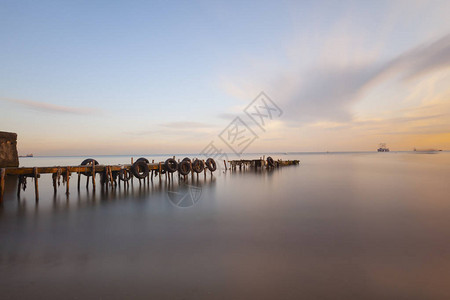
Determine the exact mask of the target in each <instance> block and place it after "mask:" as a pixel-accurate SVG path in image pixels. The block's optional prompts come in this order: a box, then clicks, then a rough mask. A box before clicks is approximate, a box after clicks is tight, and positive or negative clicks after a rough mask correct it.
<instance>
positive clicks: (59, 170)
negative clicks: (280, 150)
mask: <svg viewBox="0 0 450 300" xmlns="http://www.w3.org/2000/svg"><path fill="white" fill-rule="evenodd" d="M228 164H229V168H228V166H227V162H226V161H225V160H224V167H225V170H228V169H230V170H235V169H236V168H237V167H239V168H240V169H242V168H243V167H244V168H251V167H254V168H262V167H266V168H277V167H280V166H288V165H298V164H299V161H298V160H293V161H282V160H277V161H274V160H273V159H272V158H271V157H268V158H267V160H266V159H265V158H260V159H254V160H230V161H228ZM216 169H217V165H216V162H215V161H214V159H212V158H208V159H207V160H200V159H194V160H193V161H192V160H191V159H190V158H187V157H186V158H184V159H183V160H181V161H180V160H179V159H178V161H177V160H175V157H173V158H169V159H167V160H166V161H164V162H154V161H152V162H150V161H148V160H147V159H146V158H143V157H142V158H139V159H137V160H136V161H135V162H134V163H133V159H131V164H124V165H100V164H98V162H97V161H96V160H94V159H90V158H89V159H85V160H84V161H83V162H82V163H81V164H80V165H78V166H54V167H22V168H18V167H8V168H1V169H0V203H1V202H3V195H4V189H5V180H6V177H7V176H17V177H18V179H19V180H18V187H17V196H18V197H20V191H21V189H23V190H25V188H26V184H27V178H32V179H33V180H34V189H35V198H36V201H39V178H40V176H41V174H52V181H53V189H54V193H55V194H56V193H57V186H59V185H60V183H61V180H62V182H63V184H65V185H66V194H67V195H68V194H69V182H70V178H71V175H73V174H76V175H78V180H77V188H78V190H79V189H80V185H81V175H83V176H86V177H87V179H86V188H88V187H89V182H92V188H93V189H94V190H95V188H96V186H97V185H98V183H97V181H96V177H97V175H100V182H99V183H100V185H101V186H102V187H105V186H106V187H108V186H109V185H110V186H111V187H112V188H114V187H116V186H119V187H120V184H121V181H122V182H123V184H124V187H127V186H129V182H130V181H131V180H133V178H137V179H138V180H139V183H140V184H141V180H143V181H144V182H145V179H147V182H149V181H150V180H151V181H153V177H158V179H159V181H161V180H162V175H165V176H164V177H165V178H166V180H169V181H170V180H173V173H178V176H179V178H181V176H183V177H186V176H187V175H189V174H192V176H194V174H197V175H198V174H200V173H202V172H203V173H204V176H206V173H207V171H210V173H211V176H212V173H213V172H214V171H216Z"/></svg>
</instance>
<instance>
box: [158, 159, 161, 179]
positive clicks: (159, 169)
mask: <svg viewBox="0 0 450 300" xmlns="http://www.w3.org/2000/svg"><path fill="white" fill-rule="evenodd" d="M158 173H159V182H160V183H161V162H159V172H158Z"/></svg>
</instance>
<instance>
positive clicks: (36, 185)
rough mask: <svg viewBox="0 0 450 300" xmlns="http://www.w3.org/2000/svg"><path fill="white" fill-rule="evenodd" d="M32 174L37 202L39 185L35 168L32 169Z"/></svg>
mask: <svg viewBox="0 0 450 300" xmlns="http://www.w3.org/2000/svg"><path fill="white" fill-rule="evenodd" d="M33 173H34V195H35V198H36V202H38V201H39V184H38V171H37V168H33Z"/></svg>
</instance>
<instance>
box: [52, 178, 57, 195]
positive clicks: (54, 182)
mask: <svg viewBox="0 0 450 300" xmlns="http://www.w3.org/2000/svg"><path fill="white" fill-rule="evenodd" d="M52 182H53V193H54V194H55V195H56V173H53V174H52Z"/></svg>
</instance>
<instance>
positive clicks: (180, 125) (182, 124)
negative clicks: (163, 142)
mask: <svg viewBox="0 0 450 300" xmlns="http://www.w3.org/2000/svg"><path fill="white" fill-rule="evenodd" d="M161 126H163V127H167V128H174V129H192V128H211V127H213V126H212V125H211V124H207V123H201V122H189V121H178V122H168V123H163V124H161Z"/></svg>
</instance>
